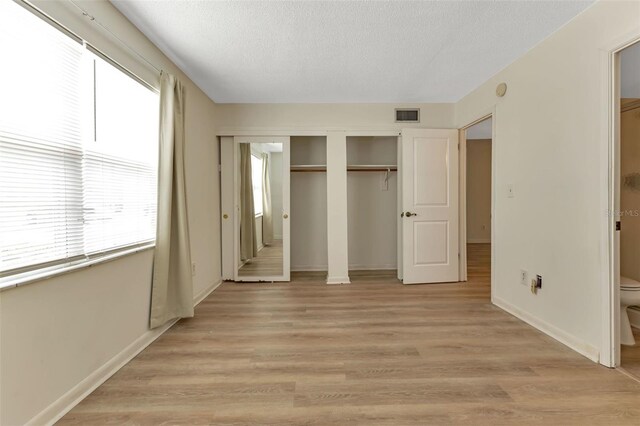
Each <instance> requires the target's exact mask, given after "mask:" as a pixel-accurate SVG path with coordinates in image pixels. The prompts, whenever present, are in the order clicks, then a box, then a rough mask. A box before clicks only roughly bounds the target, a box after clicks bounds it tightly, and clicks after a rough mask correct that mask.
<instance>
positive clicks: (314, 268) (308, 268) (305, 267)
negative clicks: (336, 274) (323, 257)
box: [291, 265, 329, 272]
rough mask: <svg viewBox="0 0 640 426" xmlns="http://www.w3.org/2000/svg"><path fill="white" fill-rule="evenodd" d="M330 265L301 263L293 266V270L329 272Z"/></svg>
mask: <svg viewBox="0 0 640 426" xmlns="http://www.w3.org/2000/svg"><path fill="white" fill-rule="evenodd" d="M328 270H329V265H311V266H310V265H299V266H292V267H291V272H327V271H328Z"/></svg>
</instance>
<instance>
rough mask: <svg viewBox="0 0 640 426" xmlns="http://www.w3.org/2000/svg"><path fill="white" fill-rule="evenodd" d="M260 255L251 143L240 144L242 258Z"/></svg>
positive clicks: (248, 258) (249, 258)
mask: <svg viewBox="0 0 640 426" xmlns="http://www.w3.org/2000/svg"><path fill="white" fill-rule="evenodd" d="M257 255H258V239H257V235H256V214H255V208H254V206H253V177H252V175H251V145H250V144H248V143H241V144H240V259H241V260H245V261H246V260H251V259H253V258H254V257H256V256H257Z"/></svg>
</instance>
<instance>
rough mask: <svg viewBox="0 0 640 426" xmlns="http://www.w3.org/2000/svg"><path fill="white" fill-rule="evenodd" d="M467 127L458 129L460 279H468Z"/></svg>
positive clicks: (462, 280)
mask: <svg viewBox="0 0 640 426" xmlns="http://www.w3.org/2000/svg"><path fill="white" fill-rule="evenodd" d="M467 128H468V127H465V128H463V129H460V130H459V131H458V151H459V152H458V162H459V164H458V186H459V189H458V206H459V207H458V208H459V212H458V221H459V223H458V229H459V230H460V231H459V234H458V238H459V241H458V262H459V263H458V280H459V281H461V282H465V281H467V244H468V243H469V242H468V241H467Z"/></svg>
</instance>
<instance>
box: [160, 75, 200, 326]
mask: <svg viewBox="0 0 640 426" xmlns="http://www.w3.org/2000/svg"><path fill="white" fill-rule="evenodd" d="M184 149H185V140H184V89H183V86H182V84H181V83H180V82H179V81H178V80H177V79H176V78H175V76H173V75H171V74H167V73H164V72H163V73H162V74H161V76H160V161H159V167H158V220H157V235H156V248H155V253H154V260H153V283H152V290H151V314H150V319H149V326H150V327H151V328H155V327H159V326H161V325H162V324H164V323H166V322H167V321H169V320H171V319H174V318H184V317H192V316H193V284H192V280H191V251H190V245H189V226H188V223H187V194H186V182H185V164H184V163H185V159H184Z"/></svg>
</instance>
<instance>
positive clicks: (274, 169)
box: [269, 152, 282, 240]
mask: <svg viewBox="0 0 640 426" xmlns="http://www.w3.org/2000/svg"><path fill="white" fill-rule="evenodd" d="M270 161H271V167H270V169H269V178H270V182H271V212H272V215H273V238H275V239H276V240H281V239H282V153H281V152H272V153H271V157H270Z"/></svg>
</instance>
